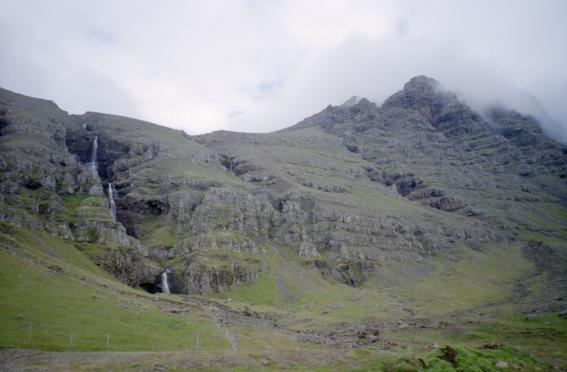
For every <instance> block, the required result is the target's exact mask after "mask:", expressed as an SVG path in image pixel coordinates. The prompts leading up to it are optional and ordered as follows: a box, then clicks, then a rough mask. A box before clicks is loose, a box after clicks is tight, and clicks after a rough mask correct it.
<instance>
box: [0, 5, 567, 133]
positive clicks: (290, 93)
mask: <svg viewBox="0 0 567 372" xmlns="http://www.w3.org/2000/svg"><path fill="white" fill-rule="evenodd" d="M0 6H1V8H2V13H0V48H1V50H2V53H1V54H0V85H1V86H3V87H6V88H8V89H12V90H15V91H18V92H22V93H24V94H29V95H35V96H41V97H45V98H50V99H53V100H54V101H56V102H57V103H59V104H60V106H61V107H62V108H64V109H66V110H69V111H71V112H74V113H80V112H84V111H86V110H91V111H102V112H109V113H115V114H122V115H128V116H134V117H138V118H143V119H145V120H149V121H153V122H156V123H159V124H163V125H168V126H172V127H176V128H183V129H185V130H187V131H188V132H190V133H203V132H208V131H212V130H217V129H231V130H246V131H270V130H275V129H280V128H283V127H285V126H289V125H293V124H295V123H296V122H297V121H299V120H300V119H302V118H303V117H305V116H308V115H311V114H313V113H315V112H317V111H319V110H320V109H322V108H324V107H325V106H326V105H327V104H329V103H333V104H336V103H340V102H341V101H342V100H344V99H346V98H348V97H350V96H351V95H354V94H356V95H361V96H366V97H369V98H371V99H374V100H376V101H381V100H383V99H384V98H386V97H387V96H388V95H389V94H392V93H394V92H395V91H396V90H398V89H400V88H401V86H402V85H403V83H404V82H405V81H406V80H408V79H409V78H410V77H412V76H414V75H418V74H427V75H430V76H432V77H435V78H437V79H438V80H440V81H441V82H442V83H443V84H444V85H445V86H447V87H448V88H452V89H457V90H459V91H461V92H463V95H464V96H465V97H466V98H467V99H468V100H469V101H470V102H471V103H472V104H476V105H481V104H484V103H485V102H486V101H488V100H491V99H493V98H497V97H499V98H501V100H503V101H505V102H508V103H510V104H513V105H516V106H521V107H517V108H519V109H520V110H522V109H524V111H525V109H526V104H525V102H526V100H525V99H523V98H521V97H523V96H522V94H521V93H518V92H526V93H530V94H533V95H534V96H536V97H537V98H539V99H540V100H541V101H542V102H543V104H544V106H545V108H546V109H547V110H548V111H549V113H550V115H551V116H553V117H554V118H555V119H556V120H557V121H559V122H560V123H562V125H559V126H557V127H553V128H551V131H552V132H553V133H554V134H555V135H556V136H559V137H561V138H563V139H564V140H567V108H565V105H564V103H563V102H564V101H565V98H566V97H567V67H566V64H565V57H566V55H567V51H566V50H565V48H564V45H567V26H566V25H564V22H563V20H562V19H561V18H562V15H563V14H566V13H567V4H566V3H565V2H563V1H560V0H558V1H552V0H543V1H537V2H535V1H511V0H510V1H499V2H493V1H452V0H444V1H428V2H423V1H383V2H376V1H363V0H361V1H356V2H352V1H347V0H344V1H339V0H333V1H322V0H321V1H309V2H305V1H291V0H290V1H283V0H282V1H270V2H264V1H245V0H232V1H228V0H226V1H202V2H196V1H167V2H154V1H133V0H130V1H125V0H123V1H110V0H107V1H98V2H77V1H71V0H69V1H63V0H60V1H50V2H45V1H40V0H36V1H30V0H22V1H18V2H14V1H8V0H0Z"/></svg>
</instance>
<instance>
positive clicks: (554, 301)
mask: <svg viewBox="0 0 567 372" xmlns="http://www.w3.org/2000/svg"><path fill="white" fill-rule="evenodd" d="M95 142H96V151H95V150H94V149H93V147H94V144H95ZM93 154H95V155H94V160H93ZM90 163H96V166H95V168H94V169H95V170H94V171H93V168H92V166H90V165H89V164H90ZM111 202H112V203H114V204H115V209H116V214H115V216H113V215H112V213H110V212H109V205H110V204H111ZM0 205H1V211H0V224H1V226H2V234H1V239H0V243H1V244H0V247H1V248H2V250H4V251H5V252H8V253H9V254H11V255H16V256H22V257H24V258H25V257H28V258H29V257H30V256H29V252H28V253H26V250H25V248H22V247H23V245H21V244H23V243H21V244H20V243H18V242H19V241H20V240H21V238H18V239H20V240H18V239H16V238H14V237H15V236H19V235H18V234H25V232H31V233H32V234H36V235H37V237H43V238H37V239H39V240H38V241H36V243H34V244H39V245H40V246H41V244H43V243H42V242H44V241H49V240H50V239H56V240H57V241H61V242H62V243H61V244H65V245H66V246H68V247H69V248H68V249H74V250H77V251H79V252H81V254H84V255H86V256H87V257H88V258H89V259H90V260H91V261H93V262H94V263H96V265H98V266H99V267H101V268H103V269H104V270H105V271H106V272H107V273H109V274H111V275H112V276H113V277H114V278H116V279H118V280H120V281H121V282H123V283H125V284H127V285H129V286H132V287H136V288H143V289H144V290H146V291H148V292H151V293H156V292H171V293H173V294H181V295H203V296H209V297H210V298H221V299H229V298H230V299H231V300H232V299H235V300H237V301H242V303H252V304H256V305H258V304H260V305H264V306H282V305H288V306H296V305H297V306H307V308H309V307H314V308H316V310H314V311H320V312H319V313H318V314H319V315H318V316H320V317H321V318H322V319H327V321H330V320H331V318H332V317H333V316H334V315H333V314H335V313H336V314H342V313H341V311H344V310H342V309H344V306H346V305H345V304H335V305H336V307H333V303H331V302H330V301H335V302H337V303H340V301H339V300H338V299H337V298H335V299H333V300H331V298H333V297H332V296H330V295H329V296H328V297H329V300H328V301H327V300H324V299H322V298H319V297H316V296H315V294H314V293H321V294H324V293H335V291H337V290H338V291H347V292H344V293H351V292H348V291H351V290H352V291H362V292H356V293H359V295H360V296H361V297H360V298H361V299H360V301H361V303H362V304H363V305H360V306H361V309H367V310H360V311H359V313H360V317H366V316H370V315H372V314H377V313H379V312H382V313H383V314H386V315H384V316H385V317H394V318H400V317H401V318H403V317H407V316H417V315H420V316H433V315H439V314H442V313H446V312H450V311H460V310H465V309H468V308H474V307H478V306H486V305H487V304H492V305H494V304H496V303H500V304H504V303H506V304H513V306H514V307H515V308H517V309H518V311H524V312H528V311H563V310H565V307H566V306H567V305H566V300H565V299H564V298H563V297H562V295H561V294H562V293H563V294H564V293H565V290H566V288H567V282H566V279H567V274H566V270H565V268H566V267H567V244H566V243H565V241H567V240H566V237H567V230H566V226H567V212H566V209H565V208H566V205H567V146H565V145H564V144H561V143H559V142H557V141H554V140H553V139H551V138H549V137H547V136H546V135H545V134H544V133H543V132H542V130H541V128H540V125H539V123H538V122H537V120H536V119H535V118H533V117H531V116H528V115H523V114H521V113H519V112H516V111H513V110H508V109H506V108H503V107H500V106H498V107H497V106H495V107H493V108H491V109H488V110H486V112H476V111H474V110H473V109H471V108H470V107H469V106H468V105H467V104H466V103H465V102H463V101H462V100H461V99H459V97H458V96H457V95H456V94H454V93H452V92H450V91H447V90H446V89H445V88H444V87H443V86H442V85H441V84H440V83H439V82H437V81H436V80H434V79H431V78H429V77H425V76H417V77H414V78H412V79H411V80H410V81H409V82H407V83H406V84H405V85H404V87H403V89H402V90H400V91H399V92H397V93H394V94H393V95H392V96H391V97H389V98H388V99H387V100H385V101H384V103H383V104H382V105H381V106H377V105H376V104H374V103H372V102H370V101H369V100H367V99H364V98H359V97H352V98H351V99H349V100H347V101H346V102H345V103H344V104H342V105H340V106H328V107H327V108H325V109H324V110H323V111H321V112H319V113H317V114H315V115H313V116H311V117H308V118H306V119H304V120H302V121H301V122H300V123H298V124H296V125H294V126H292V127H289V128H286V129H283V130H279V131H276V132H273V133H267V134H252V133H236V132H227V131H220V132H214V133H209V134H204V135H198V136H189V135H187V134H186V133H184V132H183V131H179V130H174V129H170V128H166V127H162V126H159V125H155V124H152V123H148V122H144V121H140V120H135V119H130V118H126V117H121V116H115V115H109V114H102V113H93V112H88V113H85V114H83V115H69V114H67V113H66V112H64V111H62V110H61V109H59V108H58V107H57V106H56V105H55V104H54V103H53V102H51V101H46V100H41V99H36V98H31V97H26V96H23V95H20V94H17V93H13V92H10V91H8V90H4V89H0ZM45 244H47V243H45ZM47 251H49V249H47ZM48 254H49V252H48ZM53 254H56V253H53ZM492 264H495V265H496V267H492V266H491V265H492ZM459 270H460V271H459ZM487 270H488V271H487ZM164 273H165V274H166V275H165V278H166V279H165V280H166V282H165V283H164ZM451 273H453V274H451ZM455 273H457V276H459V275H462V278H464V279H462V280H461V279H459V278H454V276H451V275H454V274H455ZM440 275H441V276H440ZM443 275H446V276H445V277H443ZM449 277H450V278H453V279H450V280H455V281H456V282H457V284H455V285H456V287H455V288H453V287H452V285H448V288H449V289H447V290H448V291H449V292H448V293H447V294H445V295H446V296H448V297H447V299H448V301H455V302H454V303H453V304H450V305H446V306H445V305H443V306H441V305H440V303H438V302H436V301H435V300H432V296H433V297H434V296H435V295H434V293H435V292H438V291H441V292H442V291H443V290H442V289H440V288H439V286H441V288H442V287H443V285H444V284H443V283H445V279H444V278H449ZM459 283H460V284H459ZM165 285H167V291H166V290H165ZM427 285H430V286H431V287H428V286H427ZM542 286H543V287H545V288H546V290H545V291H542V290H539V289H538V288H541V287H542ZM404 288H405V289H404ZM412 288H415V291H414V289H412ZM451 288H453V289H451ZM479 288H480V289H481V290H478V289H479ZM402 289H403V290H402ZM452 290H453V292H451V291H452ZM463 290H464V291H471V292H470V293H471V295H470V296H469V295H466V294H463V293H460V292H461V291H463ZM477 290H478V291H477ZM325 291H328V292H325ZM364 291H378V292H379V293H380V296H386V297H380V298H379V300H380V301H382V302H377V301H374V300H372V299H371V296H370V295H369V293H370V292H364ZM416 291H419V293H417V292H416ZM394 292H395V293H397V294H394ZM356 293H355V292H352V293H351V294H352V296H353V297H352V298H357V297H356ZM372 293H374V292H372ZM404 293H405V294H404ZM313 296H315V297H313ZM388 296H390V297H388ZM404 296H405V297H404ZM451 296H455V298H453V297H451ZM339 297H340V296H339ZM393 298H397V299H399V301H401V303H403V304H404V305H401V306H400V307H399V308H398V307H397V306H394V305H388V304H389V303H391V302H392V301H393V300H392V299H393ZM307 299H312V300H313V301H314V302H313V303H311V302H308V300H307ZM309 301H310V300H309ZM353 301H359V300H353ZM337 316H338V315H337ZM332 319H335V318H332ZM341 319H342V318H341Z"/></svg>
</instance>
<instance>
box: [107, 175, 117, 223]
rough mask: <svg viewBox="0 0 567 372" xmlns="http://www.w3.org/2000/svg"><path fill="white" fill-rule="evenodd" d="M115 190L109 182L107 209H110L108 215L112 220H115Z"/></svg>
mask: <svg viewBox="0 0 567 372" xmlns="http://www.w3.org/2000/svg"><path fill="white" fill-rule="evenodd" d="M115 195H116V190H115V189H114V185H112V183H111V182H109V183H108V209H110V215H111V216H112V218H113V219H116V201H115V199H114V198H115Z"/></svg>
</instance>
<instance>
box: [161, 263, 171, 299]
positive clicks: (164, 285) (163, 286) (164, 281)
mask: <svg viewBox="0 0 567 372" xmlns="http://www.w3.org/2000/svg"><path fill="white" fill-rule="evenodd" d="M161 291H162V292H163V293H171V292H169V281H168V280H167V269H166V270H165V271H164V272H163V273H161Z"/></svg>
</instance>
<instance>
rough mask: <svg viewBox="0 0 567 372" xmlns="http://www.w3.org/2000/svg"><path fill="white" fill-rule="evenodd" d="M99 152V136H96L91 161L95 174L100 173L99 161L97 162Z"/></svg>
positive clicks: (90, 166) (91, 167)
mask: <svg viewBox="0 0 567 372" xmlns="http://www.w3.org/2000/svg"><path fill="white" fill-rule="evenodd" d="M97 152H98V137H97V136H95V138H94V141H93V145H92V147H91V161H90V162H89V168H90V169H91V171H92V172H93V173H94V174H97V175H98V163H97V161H96V160H97Z"/></svg>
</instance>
